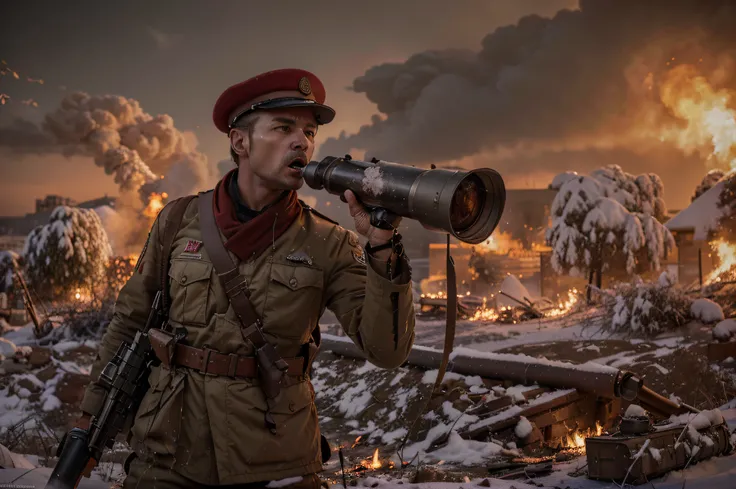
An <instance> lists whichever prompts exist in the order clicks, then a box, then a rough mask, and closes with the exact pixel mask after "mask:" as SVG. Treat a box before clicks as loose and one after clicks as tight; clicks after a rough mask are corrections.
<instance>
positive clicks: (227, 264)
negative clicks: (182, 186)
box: [199, 190, 267, 349]
mask: <svg viewBox="0 0 736 489" xmlns="http://www.w3.org/2000/svg"><path fill="white" fill-rule="evenodd" d="M213 198H214V194H213V192H212V191H211V190H209V191H207V192H202V193H200V194H199V224H200V227H201V231H202V240H203V241H204V246H205V249H206V250H207V253H208V254H209V256H210V259H212V264H213V265H214V266H215V272H217V276H218V277H220V280H221V282H222V285H223V287H224V288H225V293H226V294H227V297H228V299H229V300H230V304H232V306H233V309H234V310H235V314H237V315H238V318H240V326H241V331H242V334H243V338H244V339H248V340H250V341H251V342H252V343H253V344H254V345H255V347H256V348H259V349H260V348H261V347H263V346H264V345H265V344H266V343H267V342H266V338H264V336H263V332H262V331H261V328H260V326H261V319H260V318H259V317H258V313H257V312H256V310H255V309H254V308H253V303H252V302H251V301H250V299H249V298H248V295H247V290H248V289H247V287H246V285H245V280H244V279H243V277H242V276H241V275H240V272H239V271H238V266H237V264H235V263H234V262H233V260H232V258H230V255H229V254H228V252H227V250H226V249H225V245H224V244H223V242H222V238H221V236H220V231H219V229H218V228H217V223H216V222H215V213H214V209H213V207H212V205H213V204H212V199H213Z"/></svg>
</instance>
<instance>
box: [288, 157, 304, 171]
mask: <svg viewBox="0 0 736 489" xmlns="http://www.w3.org/2000/svg"><path fill="white" fill-rule="evenodd" d="M305 166H307V163H306V162H305V161H304V160H303V159H301V158H296V159H294V161H292V162H291V163H290V164H289V168H293V169H294V170H302V169H303V168H304V167H305Z"/></svg>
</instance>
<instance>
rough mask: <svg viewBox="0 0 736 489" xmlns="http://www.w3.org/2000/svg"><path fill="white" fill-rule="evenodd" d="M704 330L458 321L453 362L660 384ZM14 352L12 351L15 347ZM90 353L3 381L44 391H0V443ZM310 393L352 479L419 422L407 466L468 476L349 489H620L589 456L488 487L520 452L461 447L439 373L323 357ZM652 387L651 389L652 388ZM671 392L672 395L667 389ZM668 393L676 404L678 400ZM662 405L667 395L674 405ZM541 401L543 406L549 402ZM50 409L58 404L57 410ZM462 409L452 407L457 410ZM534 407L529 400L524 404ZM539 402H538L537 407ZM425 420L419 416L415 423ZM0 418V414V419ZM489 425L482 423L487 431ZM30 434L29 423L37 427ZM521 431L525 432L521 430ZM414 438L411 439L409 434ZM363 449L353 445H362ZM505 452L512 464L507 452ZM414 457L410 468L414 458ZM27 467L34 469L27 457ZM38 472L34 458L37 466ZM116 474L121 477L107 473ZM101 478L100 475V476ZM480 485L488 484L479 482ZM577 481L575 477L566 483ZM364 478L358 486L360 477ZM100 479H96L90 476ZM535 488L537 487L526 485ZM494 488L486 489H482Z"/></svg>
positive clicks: (19, 335)
mask: <svg viewBox="0 0 736 489" xmlns="http://www.w3.org/2000/svg"><path fill="white" fill-rule="evenodd" d="M323 330H324V331H325V332H338V331H339V328H336V327H335V326H325V327H324V328H323ZM709 334H710V328H708V327H703V326H700V325H698V324H692V325H690V326H689V327H688V328H685V329H684V330H682V331H678V332H671V333H667V334H663V335H661V336H659V337H657V338H654V339H650V340H641V339H631V338H624V337H623V336H621V335H611V334H610V333H607V332H605V331H603V330H602V329H601V328H600V325H599V324H597V322H596V318H595V316H594V315H591V314H588V315H583V314H579V315H576V316H573V317H567V318H560V319H555V320H543V321H530V322H526V323H522V324H483V323H473V322H468V321H462V322H460V323H458V340H459V341H456V343H455V344H456V346H457V348H456V351H459V350H463V351H464V352H465V353H467V352H470V351H478V352H479V353H480V354H482V353H485V352H502V351H503V352H511V353H524V354H530V355H532V356H543V357H545V358H549V359H550V360H553V359H554V360H569V357H570V356H575V357H576V359H578V361H579V363H583V362H586V361H592V362H595V363H597V364H600V365H606V366H610V367H615V368H624V367H625V368H632V369H634V370H635V371H637V372H638V373H640V374H641V373H646V372H649V371H651V376H653V377H656V376H660V377H662V378H667V377H671V373H672V372H675V373H676V371H677V368H679V367H677V366H673V365H672V362H676V361H677V360H679V359H680V357H681V354H682V353H683V352H687V351H690V349H692V348H695V347H696V346H697V344H698V343H699V342H701V341H703V340H704V338H708V337H709ZM4 337H5V339H6V340H8V341H7V342H5V346H4V348H5V349H6V350H8V351H7V352H6V353H5V354H6V355H8V354H12V353H11V351H10V350H12V349H13V348H15V349H17V348H19V347H23V346H30V345H34V344H36V343H37V340H36V339H35V338H34V337H33V333H32V328H31V326H30V325H29V326H26V327H23V328H16V329H15V330H13V331H10V332H8V333H6V334H5V336H4ZM443 341H444V321H441V320H436V321H419V322H418V324H417V340H416V344H417V345H422V346H430V347H435V348H441V346H442V342H443ZM11 345H12V346H11ZM83 346H86V347H88V348H95V347H96V343H95V342H94V341H89V340H88V341H83V342H80V341H72V340H70V339H62V340H61V341H59V342H57V343H56V344H55V345H53V346H51V351H52V359H51V365H52V366H53V367H54V368H55V369H56V372H57V373H56V374H55V375H54V376H53V377H51V378H50V379H47V380H44V381H40V380H38V379H36V380H35V381H34V377H33V374H28V373H15V374H6V376H8V375H9V376H10V379H11V380H12V382H11V384H12V385H14V386H16V385H18V381H19V380H20V379H22V378H25V379H26V380H27V381H29V382H31V383H32V384H34V385H36V387H38V388H40V389H41V392H42V394H41V396H40V398H39V399H38V400H37V401H36V402H31V401H30V400H29V398H30V396H28V395H27V394H28V393H26V392H24V391H23V390H21V389H17V388H15V387H14V388H13V389H12V392H11V387H10V386H6V387H5V388H4V389H2V390H0V432H2V430H3V429H7V428H8V427H9V426H12V424H13V423H15V422H18V421H20V420H22V419H23V418H24V416H29V415H30V414H33V413H34V411H36V410H39V409H40V410H41V411H43V410H44V409H49V410H52V409H54V408H55V407H58V404H55V403H56V402H58V399H57V398H55V396H54V392H55V388H56V384H57V383H58V382H59V379H60V378H62V377H63V376H64V375H65V374H66V373H76V374H79V373H81V374H87V373H88V372H89V365H86V364H81V365H80V364H79V363H78V362H75V361H70V360H66V359H65V358H69V357H67V355H69V354H73V353H74V351H75V350H77V349H79V348H81V347H83ZM315 367H316V368H315V372H314V377H313V381H314V386H315V390H316V392H317V402H318V406H319V408H320V414H321V417H320V421H321V426H322V429H323V431H324V433H325V434H326V435H327V436H328V438H329V439H330V441H331V442H332V444H333V448H334V449H335V450H337V447H338V446H342V447H343V452H344V453H343V455H344V457H345V460H346V465H347V466H349V467H355V466H356V465H358V464H361V463H362V462H364V461H366V460H369V459H370V458H371V455H372V454H373V453H374V450H375V448H379V449H380V450H381V455H380V456H381V459H382V461H383V463H388V462H389V461H390V462H392V463H393V464H395V466H400V465H401V458H399V456H398V455H397V452H398V447H399V446H400V445H401V442H402V440H403V439H404V437H405V436H406V435H407V433H408V432H409V430H411V429H412V426H411V423H412V421H413V420H415V419H416V416H417V415H418V413H420V412H423V413H425V414H424V416H423V421H424V422H426V425H427V426H429V430H428V431H425V432H424V433H423V434H422V436H419V437H417V436H413V437H411V438H412V439H411V440H408V441H407V443H406V445H405V447H404V449H403V451H402V456H403V459H404V460H407V459H409V460H414V462H413V463H414V464H416V461H417V460H418V461H419V466H420V471H423V470H425V469H426V470H430V471H434V472H437V473H440V474H445V473H446V474H453V475H454V476H455V477H457V474H458V473H462V472H463V471H466V473H467V476H466V477H467V479H463V480H461V481H459V482H447V481H443V482H421V483H412V481H414V480H415V477H416V473H417V469H416V466H415V465H410V466H408V467H405V469H404V473H403V476H400V475H399V471H398V470H393V471H389V472H385V471H384V472H382V471H371V470H366V471H363V472H361V473H360V474H356V473H353V475H354V476H356V477H351V479H354V482H353V483H352V484H355V485H357V486H358V487H383V488H386V489H393V488H394V487H396V488H397V489H398V488H399V486H401V488H405V487H407V486H408V487H416V488H422V489H462V488H464V489H467V488H468V487H471V486H485V487H497V488H506V489H510V488H512V487H515V488H517V489H524V488H531V487H545V488H550V489H551V488H555V487H559V488H565V487H569V488H571V489H575V488H579V489H598V488H613V487H619V485H618V484H615V483H612V482H600V481H593V480H590V479H588V478H587V477H586V476H585V471H584V470H582V469H584V465H585V456H578V457H576V458H574V459H573V460H570V461H567V462H562V463H555V464H554V469H553V471H552V472H551V473H549V474H547V475H543V476H538V477H536V478H534V480H533V481H531V480H528V479H527V480H526V481H525V480H524V478H523V477H522V478H521V479H515V480H501V479H498V478H491V477H486V476H485V474H484V473H483V467H485V466H487V465H488V464H489V463H492V462H493V461H494V460H498V458H499V457H500V456H501V454H504V453H505V454H506V455H508V454H509V453H512V452H513V450H514V449H515V447H514V445H513V444H512V443H507V442H504V441H501V440H495V441H490V442H480V441H474V440H470V439H464V438H462V437H461V436H460V435H459V434H458V431H460V430H462V429H466V428H468V427H471V426H473V424H474V423H478V421H479V420H478V418H476V417H475V416H472V415H468V414H466V413H465V412H464V411H463V410H462V409H458V408H457V407H456V404H454V401H450V400H447V399H445V400H443V401H441V402H439V403H436V404H435V405H432V404H427V403H426V398H425V397H424V396H426V393H427V392H428V389H430V388H431V385H432V384H433V382H434V380H435V376H436V371H432V370H429V371H422V370H419V369H415V368H408V367H402V368H399V369H396V370H391V371H388V370H383V369H378V368H376V367H374V366H372V365H371V364H369V363H367V362H365V361H363V360H358V359H354V360H348V359H342V360H339V361H337V360H335V358H334V357H332V356H330V355H329V354H328V353H327V352H323V353H322V354H320V357H319V358H318V362H317V364H316V366H315ZM446 382H447V383H449V385H451V386H457V387H460V388H461V391H462V392H464V394H462V396H465V397H464V398H463V397H461V398H460V399H459V400H460V401H461V402H462V401H463V399H465V400H467V401H468V402H470V401H474V400H477V399H479V398H480V397H482V396H489V395H490V396H492V397H497V396H501V395H507V396H512V397H514V398H515V399H517V400H518V401H519V402H520V404H519V406H521V405H525V404H524V403H525V402H526V400H524V396H523V394H524V392H528V391H530V390H531V389H533V388H534V387H533V386H511V387H506V388H502V387H498V386H496V387H489V386H488V385H486V384H485V383H484V382H483V379H481V378H480V377H474V376H462V375H458V374H456V373H453V372H449V373H448V374H447V375H446ZM648 385H651V384H650V383H649V382H648ZM673 389H674V388H673ZM558 392H564V391H553V392H551V393H547V394H542V396H550V395H559V394H557V393H558ZM672 392H675V390H673V391H672ZM672 392H670V393H667V394H671V393H672ZM542 396H540V398H541V399H544V398H543V397H542ZM54 399H55V401H54ZM456 400H457V399H456ZM529 402H530V403H532V402H535V401H534V399H532V400H531V401H529ZM536 402H540V400H537V401H536ZM722 408H723V414H724V416H725V417H726V418H727V420H728V422H729V424H730V426H731V428H732V429H733V428H736V401H735V402H734V403H732V405H729V406H722ZM423 409H426V410H425V411H421V410H423ZM520 409H521V408H520V407H518V406H512V409H511V410H509V411H506V412H503V413H501V414H500V415H503V416H509V415H513V414H515V412H518V410H520ZM3 411H4V412H3ZM483 421H484V422H488V420H487V419H486V420H483ZM29 422H31V423H32V422H34V421H33V418H31V419H30V421H29ZM527 423H528V422H527ZM524 429H525V425H524V423H523V420H521V421H520V422H519V423H518V425H517V426H516V432H517V434H518V433H522V434H523V433H524ZM415 435H416V433H415ZM442 435H447V436H446V440H445V443H444V445H442V446H440V447H430V442H431V441H432V440H433V439H436V438H438V437H441V436H442ZM358 437H360V440H359V441H358V440H357V439H358ZM510 451H511V452H510ZM415 456H416V457H415ZM29 458H30V460H34V457H32V456H31V457H29ZM35 460H36V463H37V457H36V458H35ZM734 467H736V458H735V456H733V455H732V456H727V457H716V458H713V459H710V460H707V461H704V462H701V463H698V464H696V465H693V466H691V467H688V468H687V470H685V471H678V472H672V473H670V474H667V475H666V476H665V477H662V478H659V479H657V480H655V481H654V486H655V487H656V488H673V489H674V488H680V487H682V483H683V480H687V482H686V487H688V488H692V487H696V488H697V487H703V488H706V487H707V489H722V488H726V487H729V488H730V487H736V468H734ZM108 468H109V469H112V470H119V467H117V468H116V466H112V465H111V466H110V467H108ZM105 470H106V469H105ZM48 473H50V469H47V468H43V467H39V468H36V469H34V470H33V471H31V472H29V473H27V474H26V475H25V476H23V477H21V478H20V479H18V480H16V482H15V483H17V484H21V483H23V484H37V485H42V483H43V482H45V480H46V479H44V476H45V477H48ZM21 474H23V472H22V471H19V470H17V469H11V470H0V483H4V482H7V481H10V480H12V479H13V478H15V477H18V476H19V475H21ZM339 474H340V470H339V458H338V456H337V452H335V454H334V455H333V457H332V460H330V462H328V464H327V465H326V472H325V474H324V475H325V476H326V478H327V479H328V480H329V481H330V482H331V483H332V484H333V485H334V484H337V485H341V482H340V477H339ZM486 474H487V472H486ZM570 474H573V475H570ZM357 475H359V477H357ZM96 477H97V478H100V477H101V476H100V475H99V474H98V475H97V476H96ZM532 482H533V483H532ZM488 484H490V486H488ZM108 486H109V483H108V482H102V481H101V480H98V481H96V482H95V481H89V480H85V481H83V484H82V485H80V487H81V488H84V487H90V488H92V487H100V488H101V487H108Z"/></svg>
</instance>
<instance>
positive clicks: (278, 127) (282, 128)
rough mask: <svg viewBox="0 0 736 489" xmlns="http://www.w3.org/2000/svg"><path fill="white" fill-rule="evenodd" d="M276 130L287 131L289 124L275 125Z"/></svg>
mask: <svg viewBox="0 0 736 489" xmlns="http://www.w3.org/2000/svg"><path fill="white" fill-rule="evenodd" d="M276 130H277V131H283V132H289V131H291V126H277V127H276Z"/></svg>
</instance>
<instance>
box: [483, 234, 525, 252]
mask: <svg viewBox="0 0 736 489" xmlns="http://www.w3.org/2000/svg"><path fill="white" fill-rule="evenodd" d="M477 246H478V247H480V248H481V249H485V250H487V251H493V252H495V253H499V254H501V255H505V254H507V253H508V252H509V251H511V250H520V249H523V248H524V246H523V245H522V244H521V242H520V241H518V240H515V239H513V238H512V237H511V234H510V233H503V232H499V233H494V234H493V235H491V237H490V238H488V239H487V240H485V241H484V242H483V243H481V244H479V245H477Z"/></svg>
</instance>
